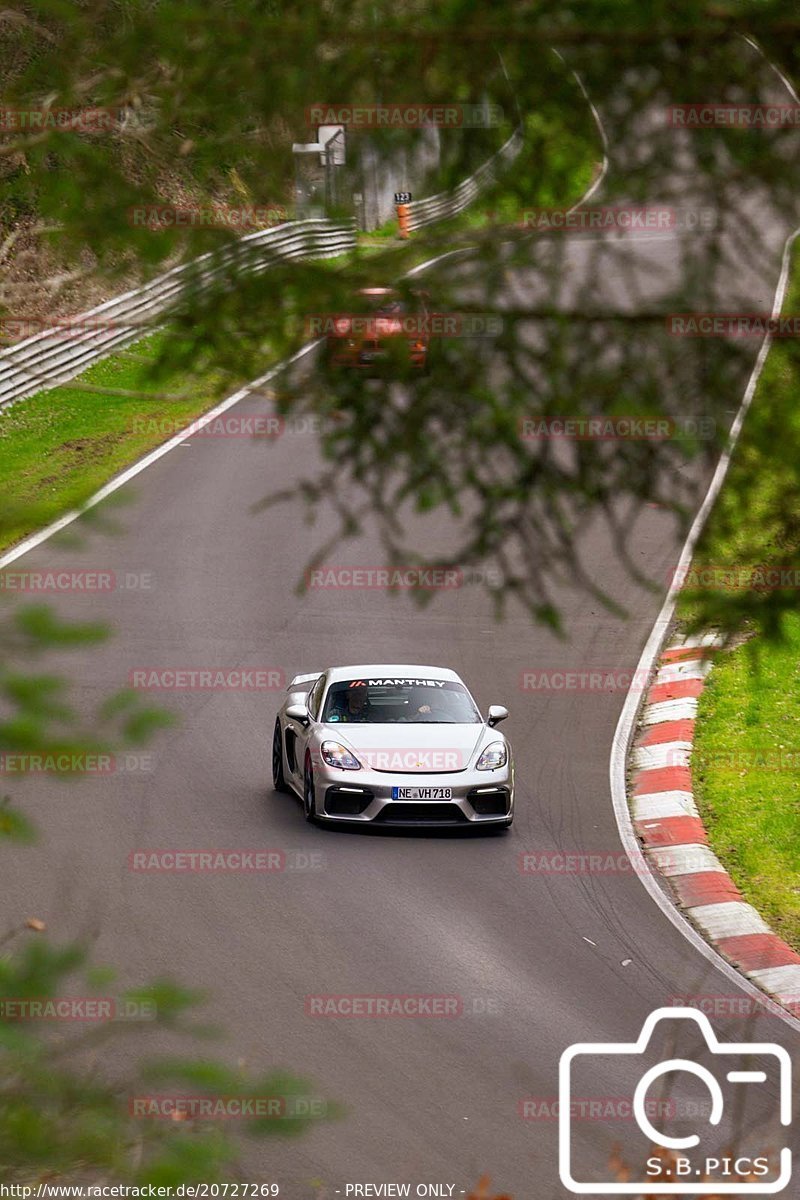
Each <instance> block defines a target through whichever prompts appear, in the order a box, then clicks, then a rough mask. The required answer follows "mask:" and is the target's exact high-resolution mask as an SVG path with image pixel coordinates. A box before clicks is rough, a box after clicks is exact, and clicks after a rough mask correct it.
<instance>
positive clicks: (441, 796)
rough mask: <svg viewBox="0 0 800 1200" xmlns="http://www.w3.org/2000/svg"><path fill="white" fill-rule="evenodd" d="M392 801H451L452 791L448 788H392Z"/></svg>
mask: <svg viewBox="0 0 800 1200" xmlns="http://www.w3.org/2000/svg"><path fill="white" fill-rule="evenodd" d="M392 799H393V800H452V799H453V789H452V788H448V787H393V788H392Z"/></svg>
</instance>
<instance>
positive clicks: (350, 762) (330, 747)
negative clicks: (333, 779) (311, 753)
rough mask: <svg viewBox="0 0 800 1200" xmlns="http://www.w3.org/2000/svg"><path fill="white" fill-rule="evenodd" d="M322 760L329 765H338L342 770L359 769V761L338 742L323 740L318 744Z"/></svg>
mask: <svg viewBox="0 0 800 1200" xmlns="http://www.w3.org/2000/svg"><path fill="white" fill-rule="evenodd" d="M320 754H321V755H322V761H323V762H326V763H327V764H328V766H329V767H339V769H340V770H342V771H359V770H360V769H361V763H360V762H359V761H358V759H357V758H356V756H355V755H354V754H352V753H351V752H350V751H349V750H348V749H347V748H346V747H345V746H343V745H342V744H341V743H340V742H323V743H322V745H321V746H320Z"/></svg>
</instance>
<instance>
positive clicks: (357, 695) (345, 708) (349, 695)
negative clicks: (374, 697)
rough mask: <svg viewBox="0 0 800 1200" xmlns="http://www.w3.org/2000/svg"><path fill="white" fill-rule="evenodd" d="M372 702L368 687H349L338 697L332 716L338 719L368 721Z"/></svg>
mask: <svg viewBox="0 0 800 1200" xmlns="http://www.w3.org/2000/svg"><path fill="white" fill-rule="evenodd" d="M369 710H370V703H369V697H368V696H367V689H366V688H348V689H347V691H346V692H340V693H339V695H338V696H337V697H336V708H335V709H334V711H333V713H332V714H331V716H332V717H333V719H334V720H337V721H357V722H358V721H368V720H369Z"/></svg>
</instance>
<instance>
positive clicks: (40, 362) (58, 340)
mask: <svg viewBox="0 0 800 1200" xmlns="http://www.w3.org/2000/svg"><path fill="white" fill-rule="evenodd" d="M355 244H356V238H355V225H354V223H349V224H344V225H335V224H333V223H332V222H331V221H328V220H325V219H322V218H318V219H314V218H312V219H309V220H305V221H291V222H287V223H286V224H284V225H278V226H276V227H275V228H274V229H264V230H258V231H257V232H256V233H250V234H247V235H246V236H245V237H243V238H240V239H239V240H238V241H236V242H233V243H231V244H230V245H229V246H225V247H224V248H223V249H221V250H211V251H209V252H208V253H207V254H203V255H201V256H200V257H199V258H196V259H194V260H193V261H192V262H189V263H185V264H183V265H182V266H179V267H173V268H172V270H170V271H167V272H165V273H164V274H163V275H159V276H157V278H155V279H152V280H151V281H150V282H149V283H146V284H144V285H143V286H142V287H139V288H135V289H134V290H133V291H130V292H126V293H125V294H124V295H123V296H117V297H115V298H114V299H113V300H107V301H106V302H105V303H104V304H100V305H98V306H97V308H92V309H90V310H89V311H88V312H85V313H81V314H80V316H78V317H72V318H70V319H69V322H65V324H69V325H72V326H73V327H79V326H80V325H81V324H84V323H85V324H86V325H88V326H89V328H88V329H87V330H86V331H81V332H77V330H76V328H72V329H66V330H64V331H59V330H58V329H55V330H46V331H44V332H42V333H37V334H34V336H33V337H29V338H26V339H25V341H22V342H18V343H17V344H16V345H14V346H10V347H9V348H8V349H7V350H4V351H2V352H0V408H3V407H4V406H5V405H7V404H11V403H12V402H13V401H16V400H21V399H23V398H24V397H25V396H30V395H32V394H33V393H34V392H40V391H43V390H44V389H46V388H51V387H55V386H56V385H58V384H60V383H66V382H68V381H69V380H70V379H74V378H75V376H76V375H79V374H80V373H81V371H84V370H85V369H86V368H87V367H89V366H91V365H92V364H93V363H95V362H97V361H99V360H100V359H101V358H104V357H105V356H106V355H107V354H110V353H111V351H112V350H116V349H118V348H119V347H121V346H126V345H128V344H130V343H131V342H133V341H136V339H137V338H141V337H142V336H144V334H145V333H146V332H147V331H148V330H149V329H151V328H152V327H153V325H154V324H155V323H157V321H158V320H160V319H163V318H164V317H165V316H166V315H167V313H168V312H169V309H170V307H171V306H172V305H173V304H174V303H175V302H176V301H178V300H180V298H181V296H182V295H184V294H185V293H186V292H187V291H190V290H192V289H201V290H202V289H203V288H205V287H207V286H208V284H209V283H210V282H211V281H212V280H214V279H216V278H218V277H219V276H221V275H224V273H225V272H226V271H228V270H231V269H233V270H235V272H236V273H237V274H239V275H241V274H258V273H260V272H261V271H265V270H267V269H268V268H269V267H271V266H273V265H276V264H278V263H280V262H283V261H285V260H287V259H293V258H332V257H334V256H335V255H337V254H343V253H344V252H346V251H347V250H352V249H353V248H354V247H355ZM92 324H95V325H100V326H101V327H100V328H96V329H93V328H91V326H92Z"/></svg>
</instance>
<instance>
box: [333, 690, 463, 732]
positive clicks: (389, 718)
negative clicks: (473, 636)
mask: <svg viewBox="0 0 800 1200" xmlns="http://www.w3.org/2000/svg"><path fill="white" fill-rule="evenodd" d="M322 720H323V721H332V722H336V721H340V722H342V723H343V724H345V723H353V722H358V723H362V724H370V725H390V724H397V723H404V724H421V723H423V722H424V723H426V724H435V725H476V724H479V723H480V721H481V715H480V713H479V712H478V710H477V708H476V707H475V705H474V704H473V702H472V699H471V698H470V695H469V692H468V691H467V689H466V688H465V687H464V685H463V683H455V682H453V681H451V680H449V679H343V680H339V681H338V682H336V683H332V684H331V686H330V688H329V689H328V695H327V697H326V700H325V708H324V711H323V714H322Z"/></svg>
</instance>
